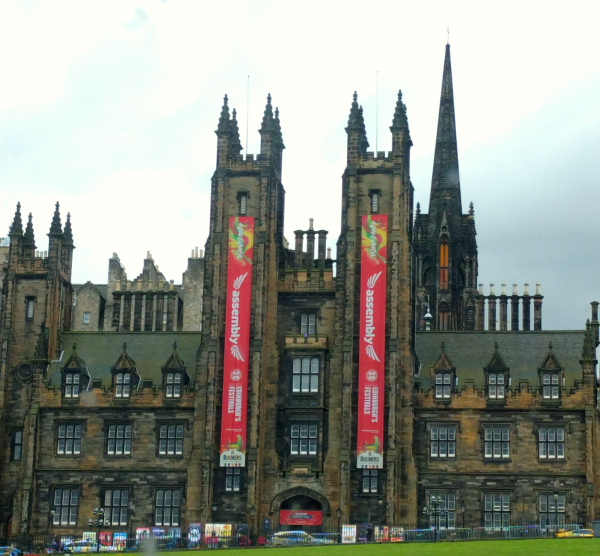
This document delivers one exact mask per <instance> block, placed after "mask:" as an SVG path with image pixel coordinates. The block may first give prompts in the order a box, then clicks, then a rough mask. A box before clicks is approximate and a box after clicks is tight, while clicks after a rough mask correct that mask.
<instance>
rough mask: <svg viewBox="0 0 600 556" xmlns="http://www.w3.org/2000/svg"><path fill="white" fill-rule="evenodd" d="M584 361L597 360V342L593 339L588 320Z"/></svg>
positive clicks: (584, 342) (584, 344)
mask: <svg viewBox="0 0 600 556" xmlns="http://www.w3.org/2000/svg"><path fill="white" fill-rule="evenodd" d="M582 359H583V360H584V361H585V360H587V361H594V360H595V359H596V342H595V341H594V338H593V334H592V325H591V323H590V319H587V322H586V323H585V333H584V337H583V353H582Z"/></svg>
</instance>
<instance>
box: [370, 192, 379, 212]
mask: <svg viewBox="0 0 600 556" xmlns="http://www.w3.org/2000/svg"><path fill="white" fill-rule="evenodd" d="M378 212H379V191H373V193H371V213H372V214H377V213H378Z"/></svg>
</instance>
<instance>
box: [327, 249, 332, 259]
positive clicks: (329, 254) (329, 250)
mask: <svg viewBox="0 0 600 556" xmlns="http://www.w3.org/2000/svg"><path fill="white" fill-rule="evenodd" d="M327 258H328V259H331V247H328V248H327Z"/></svg>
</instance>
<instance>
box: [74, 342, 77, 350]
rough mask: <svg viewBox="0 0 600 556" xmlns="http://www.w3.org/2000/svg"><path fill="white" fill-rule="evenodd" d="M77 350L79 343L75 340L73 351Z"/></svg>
mask: <svg viewBox="0 0 600 556" xmlns="http://www.w3.org/2000/svg"><path fill="white" fill-rule="evenodd" d="M76 350H77V344H76V343H75V342H73V352H75V351H76Z"/></svg>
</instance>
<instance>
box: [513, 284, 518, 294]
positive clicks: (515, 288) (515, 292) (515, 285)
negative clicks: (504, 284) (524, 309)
mask: <svg viewBox="0 0 600 556" xmlns="http://www.w3.org/2000/svg"><path fill="white" fill-rule="evenodd" d="M513 295H518V294H517V284H513Z"/></svg>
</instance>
